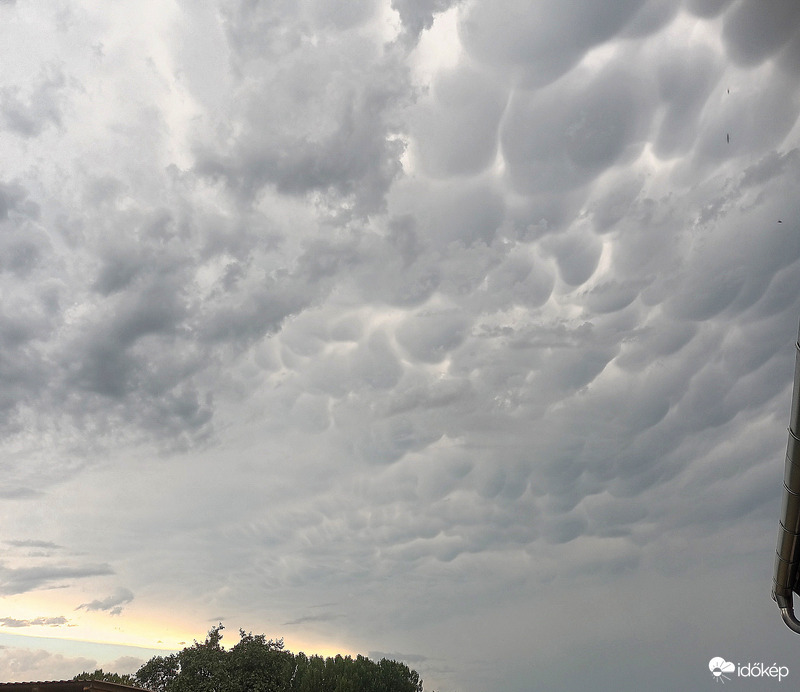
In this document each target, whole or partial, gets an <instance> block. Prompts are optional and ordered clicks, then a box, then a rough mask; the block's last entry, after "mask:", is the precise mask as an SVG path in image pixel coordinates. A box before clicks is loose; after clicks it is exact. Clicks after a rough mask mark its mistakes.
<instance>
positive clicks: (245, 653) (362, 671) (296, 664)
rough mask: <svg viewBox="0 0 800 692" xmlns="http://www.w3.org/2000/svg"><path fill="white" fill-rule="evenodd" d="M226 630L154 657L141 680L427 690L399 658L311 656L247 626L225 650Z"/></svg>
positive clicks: (154, 686) (215, 688)
mask: <svg viewBox="0 0 800 692" xmlns="http://www.w3.org/2000/svg"><path fill="white" fill-rule="evenodd" d="M223 629H224V628H223V626H222V625H221V624H220V625H218V626H217V627H214V628H212V629H211V630H210V631H209V633H208V636H207V637H206V640H205V641H204V642H203V643H202V644H201V643H198V642H197V641H195V643H194V645H193V646H190V647H187V648H185V649H183V650H182V651H180V652H178V653H177V654H172V655H170V656H155V657H153V658H152V659H150V660H149V661H148V662H147V663H145V664H144V665H143V666H142V667H141V668H140V669H139V670H138V671H137V672H136V676H135V678H136V679H135V682H136V684H137V685H138V686H140V687H144V688H145V689H148V690H152V692H422V681H421V680H420V679H419V675H418V673H417V672H416V671H414V670H410V669H409V668H408V666H406V665H405V664H403V663H399V662H397V661H390V660H387V659H385V658H384V659H382V660H381V661H379V662H378V663H375V662H374V661H372V660H370V659H368V658H365V657H364V656H357V657H356V658H355V659H353V658H351V657H350V656H340V655H337V656H335V657H333V658H330V657H329V658H324V659H323V658H322V657H321V656H311V657H310V658H309V657H308V656H306V655H305V654H304V653H302V652H300V653H298V654H293V653H291V652H290V651H284V648H283V639H278V640H273V639H267V638H266V637H265V636H264V635H263V634H258V635H253V634H252V633H246V632H244V630H239V643H238V644H236V645H235V646H233V647H232V648H231V649H230V650H225V649H223V648H222V645H221V643H220V642H221V640H222V630H223Z"/></svg>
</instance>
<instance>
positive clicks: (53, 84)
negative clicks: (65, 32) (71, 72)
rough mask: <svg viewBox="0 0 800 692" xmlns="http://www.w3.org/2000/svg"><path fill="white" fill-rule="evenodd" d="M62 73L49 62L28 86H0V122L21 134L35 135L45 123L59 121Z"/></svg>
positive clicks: (51, 123)
mask: <svg viewBox="0 0 800 692" xmlns="http://www.w3.org/2000/svg"><path fill="white" fill-rule="evenodd" d="M65 84H66V77H65V75H64V73H63V72H62V70H61V69H60V68H59V67H57V66H55V65H50V66H48V67H47V68H45V69H44V70H43V71H42V73H41V74H40V75H39V76H38V79H37V80H36V82H35V83H34V85H33V87H32V88H30V89H27V88H26V89H23V88H21V87H19V86H3V87H2V88H0V122H2V123H3V124H4V125H5V128H6V129H8V130H10V131H11V132H14V133H15V134H18V135H21V136H22V137H25V138H30V137H36V136H38V135H39V134H41V133H42V131H43V130H44V129H45V128H46V127H47V126H48V125H55V126H60V125H61V110H62V95H61V92H62V90H63V89H64V87H65Z"/></svg>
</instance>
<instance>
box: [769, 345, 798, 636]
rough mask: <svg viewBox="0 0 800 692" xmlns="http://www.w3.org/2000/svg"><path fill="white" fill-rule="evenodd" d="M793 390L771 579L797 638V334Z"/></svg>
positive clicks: (773, 596)
mask: <svg viewBox="0 0 800 692" xmlns="http://www.w3.org/2000/svg"><path fill="white" fill-rule="evenodd" d="M795 348H796V353H795V366H794V389H793V390H792V411H791V414H790V416H789V442H788V444H787V446H786V465H785V469H784V475H783V506H782V508H781V520H780V526H779V527H778V546H777V549H776V555H775V570H774V573H773V577H772V598H773V599H774V600H775V601H776V602H777V604H778V608H780V611H781V616H782V617H783V621H784V622H785V623H786V625H787V626H788V627H789V628H790V629H791V630H793V631H795V632H797V633H798V634H800V622H798V620H797V618H796V617H795V614H794V606H793V603H792V600H793V595H792V594H793V593H797V592H798V583H797V577H798V572H799V571H800V330H798V335H797V342H796V343H795Z"/></svg>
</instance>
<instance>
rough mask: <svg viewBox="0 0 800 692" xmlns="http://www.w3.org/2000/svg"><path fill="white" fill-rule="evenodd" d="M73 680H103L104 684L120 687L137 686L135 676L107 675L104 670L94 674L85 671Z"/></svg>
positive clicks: (98, 670)
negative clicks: (110, 683) (117, 684)
mask: <svg viewBox="0 0 800 692" xmlns="http://www.w3.org/2000/svg"><path fill="white" fill-rule="evenodd" d="M72 679H73V680H102V681H104V682H116V683H119V684H120V685H135V684H136V680H134V679H133V675H117V674H116V673H106V672H105V671H104V670H103V669H102V668H98V669H97V670H96V671H94V673H88V672H86V671H84V672H83V673H81V674H80V675H76V676H75V677H74V678H72Z"/></svg>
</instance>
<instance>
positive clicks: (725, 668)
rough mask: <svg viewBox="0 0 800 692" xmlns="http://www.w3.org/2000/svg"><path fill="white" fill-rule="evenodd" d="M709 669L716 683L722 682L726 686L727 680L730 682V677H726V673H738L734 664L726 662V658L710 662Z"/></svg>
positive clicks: (713, 659)
mask: <svg viewBox="0 0 800 692" xmlns="http://www.w3.org/2000/svg"><path fill="white" fill-rule="evenodd" d="M708 669H709V670H710V671H711V674H712V675H713V676H714V682H721V683H722V684H723V685H724V684H725V681H726V680H730V677H729V676H727V675H725V673H735V672H736V666H735V665H733V663H731V662H730V661H726V660H725V659H724V658H721V657H719V656H716V657H715V658H712V659H711V660H710V661H709V662H708Z"/></svg>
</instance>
